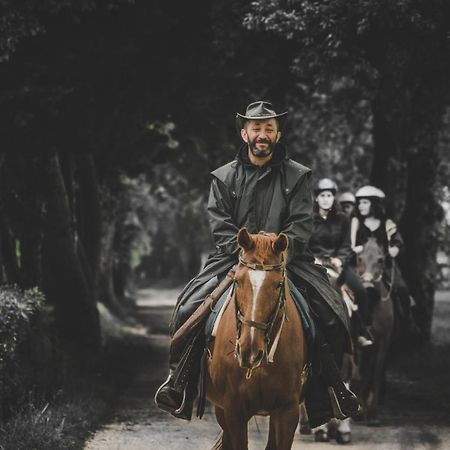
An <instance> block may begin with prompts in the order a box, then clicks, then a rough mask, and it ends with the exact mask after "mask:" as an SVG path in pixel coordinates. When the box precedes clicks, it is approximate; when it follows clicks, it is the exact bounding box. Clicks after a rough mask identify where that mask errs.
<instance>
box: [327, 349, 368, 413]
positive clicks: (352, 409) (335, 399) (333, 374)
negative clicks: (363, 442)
mask: <svg viewBox="0 0 450 450" xmlns="http://www.w3.org/2000/svg"><path fill="white" fill-rule="evenodd" d="M319 358H320V362H321V364H322V372H323V375H324V378H325V380H326V382H327V384H328V394H329V396H330V400H331V406H332V408H333V414H334V417H336V418H337V419H346V418H347V417H352V416H355V415H357V414H358V413H359V411H360V404H359V401H358V398H357V397H356V395H355V394H354V393H353V392H352V391H351V390H350V389H348V388H347V386H346V385H345V384H344V382H343V381H342V378H341V374H340V371H339V369H338V367H337V364H336V361H335V359H334V357H333V355H332V353H331V350H330V347H329V345H328V344H327V343H326V342H322V343H321V344H320V349H319Z"/></svg>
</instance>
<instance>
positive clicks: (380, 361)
mask: <svg viewBox="0 0 450 450" xmlns="http://www.w3.org/2000/svg"><path fill="white" fill-rule="evenodd" d="M388 342H390V334H389V333H388V334H387V335H385V336H383V337H382V338H381V339H380V340H379V346H378V353H377V357H376V360H375V374H374V385H373V398H372V403H371V405H370V411H369V412H368V418H367V419H368V422H369V424H370V425H378V424H379V420H378V417H377V415H378V404H379V401H380V392H381V385H382V383H383V375H384V369H385V365H386V357H387V353H388V348H387V343H388Z"/></svg>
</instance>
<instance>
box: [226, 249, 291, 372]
mask: <svg viewBox="0 0 450 450" xmlns="http://www.w3.org/2000/svg"><path fill="white" fill-rule="evenodd" d="M239 263H240V264H241V265H243V266H245V267H248V268H249V269H251V270H264V271H268V272H269V271H273V270H282V281H281V282H280V285H279V288H280V293H279V295H278V301H277V305H276V306H275V309H274V310H273V312H272V314H271V316H270V319H269V321H267V322H258V321H254V320H250V319H246V318H245V317H244V316H243V315H242V313H241V311H240V310H239V306H238V304H237V300H236V280H235V281H234V282H233V288H232V294H231V295H232V297H234V303H235V309H236V328H237V337H236V346H235V357H238V356H239V338H240V334H241V326H242V325H247V326H249V327H253V328H256V329H258V330H261V331H264V332H265V336H264V340H265V352H264V353H265V355H266V358H267V362H268V363H273V357H274V355H275V351H276V349H277V346H278V342H279V339H280V336H281V331H282V328H283V324H284V321H285V320H287V317H286V310H285V305H286V289H287V284H286V263H285V262H284V261H282V262H281V263H279V264H258V263H252V262H250V261H246V260H245V259H244V258H242V256H239ZM281 310H283V314H282V316H281V324H280V327H279V329H278V332H277V334H276V336H275V338H274V340H273V342H272V345H271V346H270V349H269V343H270V337H271V335H272V331H273V328H274V325H275V322H276V320H277V317H278V314H279V312H280V311H281ZM252 370H253V369H248V370H247V378H250V377H251V375H252Z"/></svg>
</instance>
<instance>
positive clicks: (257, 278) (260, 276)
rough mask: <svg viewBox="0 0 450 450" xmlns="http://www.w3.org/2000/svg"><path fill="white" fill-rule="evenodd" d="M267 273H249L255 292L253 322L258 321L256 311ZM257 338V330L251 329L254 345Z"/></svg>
mask: <svg viewBox="0 0 450 450" xmlns="http://www.w3.org/2000/svg"><path fill="white" fill-rule="evenodd" d="M266 273H267V272H266V271H265V270H251V269H249V271H248V276H249V278H250V283H251V285H252V290H253V299H252V312H251V319H250V320H253V321H256V311H257V307H258V294H259V291H260V289H261V286H262V285H263V283H264V279H265V278H266ZM254 338H255V328H253V327H252V328H251V329H250V339H251V342H252V343H253V339H254Z"/></svg>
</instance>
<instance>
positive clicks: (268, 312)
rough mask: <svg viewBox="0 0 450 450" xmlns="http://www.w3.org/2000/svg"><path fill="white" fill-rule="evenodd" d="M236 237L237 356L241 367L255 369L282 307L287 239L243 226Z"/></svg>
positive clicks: (264, 351) (261, 357) (262, 356)
mask: <svg viewBox="0 0 450 450" xmlns="http://www.w3.org/2000/svg"><path fill="white" fill-rule="evenodd" d="M237 240H238V244H239V246H240V248H241V256H240V261H239V266H238V269H237V271H236V275H235V283H236V284H235V296H234V297H235V302H236V318H237V326H238V338H237V342H236V356H237V358H238V360H239V365H240V366H241V367H244V368H247V369H255V368H256V367H258V366H259V365H260V364H261V362H262V361H263V358H264V357H265V356H266V355H267V346H268V340H269V339H270V337H271V336H270V333H271V331H272V327H273V325H274V323H275V321H276V319H277V316H278V313H279V312H280V310H281V309H282V308H283V307H284V301H285V286H284V282H285V279H284V277H285V261H286V249H287V246H288V238H287V236H286V235H285V234H283V233H280V234H279V235H276V234H273V233H263V232H260V233H259V234H249V233H248V232H247V229H246V228H242V229H240V230H239V233H238V235H237Z"/></svg>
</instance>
